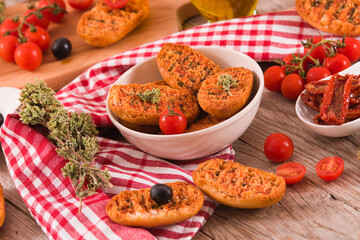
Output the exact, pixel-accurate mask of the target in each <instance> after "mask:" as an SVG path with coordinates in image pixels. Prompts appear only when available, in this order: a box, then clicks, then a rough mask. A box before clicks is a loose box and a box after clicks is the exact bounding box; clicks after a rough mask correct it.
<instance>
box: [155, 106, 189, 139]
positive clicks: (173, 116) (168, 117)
mask: <svg viewBox="0 0 360 240" xmlns="http://www.w3.org/2000/svg"><path fill="white" fill-rule="evenodd" d="M159 126H160V129H161V131H162V132H163V133H164V134H179V133H183V132H185V129H186V126H187V120H186V117H185V115H184V113H183V112H181V111H180V110H179V109H176V108H174V109H168V110H165V111H164V112H163V113H162V114H161V116H160V119H159Z"/></svg>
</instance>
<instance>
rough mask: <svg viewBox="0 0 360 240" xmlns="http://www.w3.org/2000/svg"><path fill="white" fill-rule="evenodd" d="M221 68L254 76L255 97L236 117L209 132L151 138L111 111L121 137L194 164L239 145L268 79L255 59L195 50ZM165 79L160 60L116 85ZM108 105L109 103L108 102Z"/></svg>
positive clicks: (156, 153)
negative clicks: (238, 140) (239, 70)
mask: <svg viewBox="0 0 360 240" xmlns="http://www.w3.org/2000/svg"><path fill="white" fill-rule="evenodd" d="M194 49H195V50H197V51H199V52H201V53H202V54H203V55H205V56H206V57H208V58H209V59H211V60H212V61H214V62H215V63H216V64H218V65H220V67H222V68H225V67H244V68H247V69H249V70H251V71H252V72H253V74H254V82H253V88H252V92H251V95H250V97H249V99H248V101H247V103H246V105H245V106H244V107H243V108H242V109H241V110H240V111H239V112H238V113H236V114H235V115H233V116H232V117H230V118H228V119H226V120H224V121H222V122H220V123H218V124H216V125H214V126H211V127H208V128H205V129H202V130H198V131H194V132H188V133H181V134H174V135H164V134H148V133H143V132H138V131H135V130H132V129H130V128H127V127H125V126H124V125H122V124H121V123H120V122H119V119H118V117H117V116H116V115H115V114H114V113H113V112H112V111H111V110H110V109H109V107H108V104H107V103H106V107H107V111H108V115H109V117H110V119H111V121H112V123H113V124H114V125H115V127H116V128H117V129H118V130H119V131H120V133H121V134H122V135H123V136H124V137H125V138H126V139H127V140H128V141H129V142H130V143H131V144H133V145H134V146H136V147H137V148H139V149H141V150H142V151H144V152H146V153H149V154H151V155H154V156H157V157H161V158H165V159H170V160H191V159H198V158H202V157H206V156H209V155H211V154H214V153H216V152H218V151H221V150H222V149H224V148H226V147H228V146H229V145H231V144H232V143H233V142H234V141H236V140H237V139H238V138H239V137H240V136H241V135H242V134H243V133H244V132H245V131H246V129H247V128H248V127H249V126H250V124H251V123H252V121H253V119H254V117H255V115H256V113H257V111H258V108H259V105H260V101H261V96H262V93H263V90H264V77H263V72H262V70H261V68H260V66H259V65H258V64H257V62H256V61H254V60H253V59H252V58H251V57H249V56H247V55H245V54H243V53H240V52H238V51H235V50H232V49H227V48H223V47H211V46H208V47H194ZM160 79H162V76H161V74H160V72H159V70H158V68H157V64H156V57H151V58H149V59H147V60H145V61H144V62H142V63H140V64H138V65H136V66H134V67H132V68H131V69H129V70H128V71H127V72H126V73H124V74H123V75H122V76H121V77H120V78H119V79H118V80H117V81H116V82H115V83H114V85H116V84H130V83H147V82H153V81H158V80H160ZM106 102H107V101H106Z"/></svg>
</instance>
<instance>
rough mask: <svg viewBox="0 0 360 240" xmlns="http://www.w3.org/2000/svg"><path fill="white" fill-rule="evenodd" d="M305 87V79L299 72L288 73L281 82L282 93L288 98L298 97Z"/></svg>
mask: <svg viewBox="0 0 360 240" xmlns="http://www.w3.org/2000/svg"><path fill="white" fill-rule="evenodd" d="M304 88H305V81H304V79H302V78H301V77H300V75H299V74H297V73H291V74H289V75H287V76H286V77H285V78H284V79H283V81H282V83H281V94H282V95H283V96H284V97H286V98H288V99H291V100H293V99H296V98H297V97H298V96H299V95H300V93H301V92H302V91H303V90H304Z"/></svg>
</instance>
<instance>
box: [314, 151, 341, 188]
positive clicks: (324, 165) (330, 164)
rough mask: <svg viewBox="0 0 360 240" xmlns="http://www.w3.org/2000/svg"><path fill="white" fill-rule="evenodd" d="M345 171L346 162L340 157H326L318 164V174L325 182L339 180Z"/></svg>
mask: <svg viewBox="0 0 360 240" xmlns="http://www.w3.org/2000/svg"><path fill="white" fill-rule="evenodd" d="M343 170H344V160H343V159H342V158H340V157H336V156H335V157H326V158H323V159H321V160H320V161H319V162H318V163H317V164H316V173H317V174H318V175H319V177H320V178H321V179H323V180H325V181H328V182H330V181H333V180H335V179H337V178H338V177H339V176H340V175H341V173H342V172H343Z"/></svg>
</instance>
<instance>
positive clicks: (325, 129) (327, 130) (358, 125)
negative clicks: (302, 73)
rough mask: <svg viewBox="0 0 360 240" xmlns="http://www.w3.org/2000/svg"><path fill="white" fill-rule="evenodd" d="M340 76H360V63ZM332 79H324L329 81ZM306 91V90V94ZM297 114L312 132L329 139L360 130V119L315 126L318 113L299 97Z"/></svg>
mask: <svg viewBox="0 0 360 240" xmlns="http://www.w3.org/2000/svg"><path fill="white" fill-rule="evenodd" d="M339 74H342V75H344V74H360V62H358V63H356V64H354V65H352V66H351V67H349V68H347V69H345V70H344V71H342V72H340V73H339ZM328 78H330V77H327V78H324V79H328ZM305 91H306V90H304V92H305ZM295 110H296V114H297V115H298V117H299V119H300V120H301V121H302V122H303V123H304V124H305V125H306V126H307V127H308V128H310V129H311V130H312V131H314V132H316V133H318V134H321V135H324V136H327V137H345V136H349V135H352V134H354V133H356V132H357V131H358V130H360V119H357V120H354V121H351V122H348V123H344V124H342V125H319V124H315V123H314V121H313V118H314V117H315V115H317V114H318V112H316V111H313V110H311V109H310V108H308V107H307V106H306V105H305V104H304V103H303V101H302V100H301V97H298V99H297V100H296V104H295Z"/></svg>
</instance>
